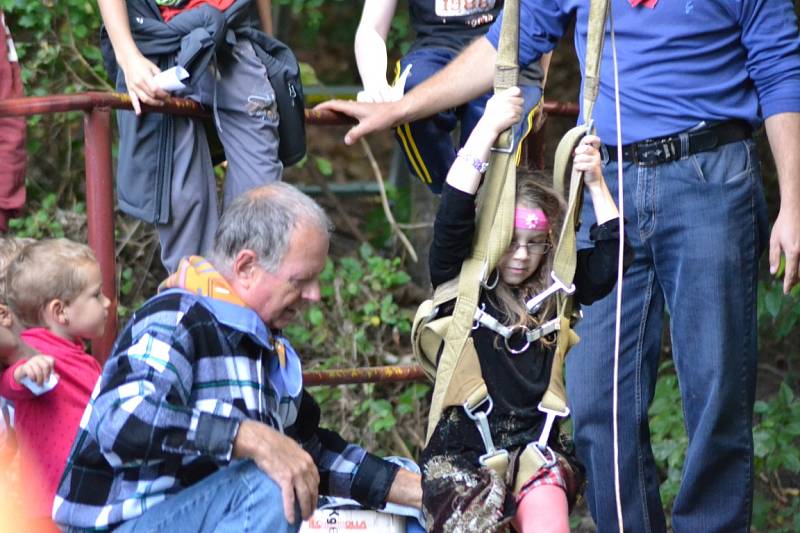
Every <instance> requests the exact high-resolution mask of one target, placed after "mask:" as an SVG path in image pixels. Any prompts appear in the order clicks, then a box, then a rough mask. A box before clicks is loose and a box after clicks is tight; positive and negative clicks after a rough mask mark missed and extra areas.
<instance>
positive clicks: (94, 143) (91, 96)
mask: <svg viewBox="0 0 800 533" xmlns="http://www.w3.org/2000/svg"><path fill="white" fill-rule="evenodd" d="M112 109H127V110H130V109H133V108H132V106H131V100H130V98H129V97H128V95H127V94H121V93H106V92H86V93H79V94H70V95H53V96H40V97H26V98H11V99H7V100H0V117H4V116H31V115H46V114H52V113H64V112H69V111H83V113H84V118H83V132H84V139H85V148H84V149H85V156H86V157H85V160H86V161H85V166H86V213H87V226H88V228H87V229H88V236H89V246H90V247H91V248H92V250H94V253H95V255H96V256H97V261H98V263H99V264H100V270H101V272H102V277H103V292H104V293H105V295H106V296H107V297H108V298H109V300H111V308H110V310H109V314H108V324H107V325H106V331H105V334H104V335H103V337H102V338H99V339H94V340H93V342H92V348H93V349H92V351H93V353H94V355H95V357H97V358H98V359H99V360H100V361H101V362H102V361H105V359H106V358H107V357H108V354H109V353H110V351H111V347H112V345H113V343H114V339H115V338H116V335H117V304H118V298H117V277H116V268H117V266H116V257H115V246H114V184H113V170H112V169H113V167H112V161H111V110H112ZM142 109H143V111H145V112H148V113H149V112H157V113H172V114H175V115H183V116H191V117H197V118H209V117H210V113H209V112H208V111H207V110H206V109H205V108H203V107H202V106H200V105H199V104H197V103H196V102H193V101H191V100H185V99H179V98H170V99H168V100H167V101H166V102H165V104H164V105H163V106H160V107H151V106H142ZM544 112H545V114H547V115H555V116H567V117H575V116H577V115H578V106H577V104H574V103H571V102H545V104H544ZM306 122H307V123H308V124H311V125H345V124H351V123H353V120H352V119H350V118H349V117H345V116H343V115H339V114H336V113H332V112H319V111H312V110H306ZM534 152H536V153H539V154H541V145H540V148H539V149H535V150H534ZM534 157H539V156H534ZM304 378H305V380H306V383H307V384H308V385H334V384H344V383H365V382H397V381H420V380H423V379H424V373H423V372H422V368H421V367H419V366H418V365H410V366H389V367H373V368H355V369H342V370H326V371H319V372H306V373H305V374H304Z"/></svg>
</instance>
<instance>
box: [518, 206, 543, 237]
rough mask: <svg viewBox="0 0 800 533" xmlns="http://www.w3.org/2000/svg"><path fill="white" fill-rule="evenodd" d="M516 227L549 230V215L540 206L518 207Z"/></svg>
mask: <svg viewBox="0 0 800 533" xmlns="http://www.w3.org/2000/svg"><path fill="white" fill-rule="evenodd" d="M514 227H515V228H519V229H533V230H537V231H548V230H549V229H550V222H549V221H548V220H547V215H545V214H544V211H542V210H541V209H540V208H538V207H537V208H536V209H528V208H527V207H517V208H516V209H515V210H514Z"/></svg>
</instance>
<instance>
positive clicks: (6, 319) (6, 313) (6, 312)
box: [0, 304, 14, 329]
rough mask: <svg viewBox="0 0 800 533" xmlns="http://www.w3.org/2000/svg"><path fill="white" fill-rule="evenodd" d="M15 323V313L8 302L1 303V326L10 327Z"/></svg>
mask: <svg viewBox="0 0 800 533" xmlns="http://www.w3.org/2000/svg"><path fill="white" fill-rule="evenodd" d="M13 325H14V315H13V313H11V309H10V308H9V307H8V306H7V305H6V304H0V327H4V328H9V329H11V327H12V326H13Z"/></svg>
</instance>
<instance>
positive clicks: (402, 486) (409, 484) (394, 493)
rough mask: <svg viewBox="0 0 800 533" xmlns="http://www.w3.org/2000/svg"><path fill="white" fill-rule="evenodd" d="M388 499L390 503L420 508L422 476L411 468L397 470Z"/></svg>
mask: <svg viewBox="0 0 800 533" xmlns="http://www.w3.org/2000/svg"><path fill="white" fill-rule="evenodd" d="M386 500H387V501H388V502H390V503H396V504H399V505H407V506H409V507H414V508H415V509H419V508H421V507H422V476H420V475H419V474H415V473H414V472H412V471H410V470H406V469H405V468H401V469H400V470H398V471H397V475H396V476H395V478H394V482H393V483H392V486H391V488H390V489H389V495H388V496H387V497H386Z"/></svg>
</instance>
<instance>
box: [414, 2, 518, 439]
mask: <svg viewBox="0 0 800 533" xmlns="http://www.w3.org/2000/svg"><path fill="white" fill-rule="evenodd" d="M503 11H504V15H503V26H502V29H501V34H500V41H499V43H498V50H497V64H496V66H495V80H494V87H495V91H498V90H503V89H506V88H508V87H511V86H515V85H516V84H517V82H518V74H519V68H518V66H517V64H518V59H517V58H518V42H519V0H510V1H508V2H506V3H505V4H504V9H503ZM512 140H513V139H511V138H510V134H509V133H508V131H506V132H504V133H503V134H502V135H500V137H499V138H498V140H497V141H496V142H495V146H496V147H498V148H501V149H502V150H498V151H493V152H492V157H491V164H490V167H489V173H488V175H487V178H486V183H485V185H484V186H483V187H482V188H481V191H480V193H479V206H478V221H477V223H478V226H477V231H476V234H475V240H474V242H473V245H472V253H471V255H470V257H469V258H468V259H467V260H466V261H464V263H463V265H462V267H461V274H460V276H459V281H458V297H457V298H456V304H455V308H454V310H453V316H452V321H451V323H450V325H449V327H448V328H447V332H446V334H445V337H444V349H443V351H442V355H441V357H440V358H439V361H438V365H437V370H436V381H435V383H434V387H433V396H432V398H431V408H430V414H429V416H428V431H427V438H426V442H427V441H428V440H429V439H430V437H431V434H432V433H433V430H434V428H435V427H436V424H437V423H438V422H439V418H440V417H441V413H442V410H443V409H444V408H445V407H447V406H448V404H447V402H446V400H447V399H448V397H450V396H452V395H451V394H449V389H450V382H451V379H452V378H453V375H454V373H455V370H456V368H458V366H459V359H460V358H461V357H462V354H463V353H464V348H465V345H466V343H467V339H468V338H469V333H470V329H471V328H472V322H473V318H474V316H475V310H476V309H477V308H478V303H479V302H478V300H479V297H480V287H481V283H482V282H485V281H486V277H487V276H488V275H490V274H491V272H492V271H493V270H494V268H495V266H496V265H497V262H498V261H499V260H500V258H501V257H502V255H503V253H504V252H505V248H506V245H507V244H508V242H509V241H510V240H511V236H512V233H513V231H514V228H513V226H514V224H513V220H514V218H513V217H514V202H515V198H514V196H515V189H516V167H515V166H514V161H513V156H512V154H511V150H508V151H506V150H504V149H506V148H508V147H509V146H513V145H512V144H511V141H512ZM480 381H481V382H482V378H481V379H480Z"/></svg>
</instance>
